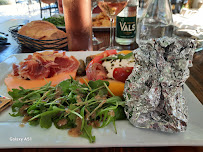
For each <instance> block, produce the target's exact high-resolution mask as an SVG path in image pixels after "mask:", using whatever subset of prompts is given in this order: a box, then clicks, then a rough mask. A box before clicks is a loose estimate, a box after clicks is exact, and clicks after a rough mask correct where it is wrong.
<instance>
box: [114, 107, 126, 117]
mask: <svg viewBox="0 0 203 152" xmlns="http://www.w3.org/2000/svg"><path fill="white" fill-rule="evenodd" d="M114 113H115V120H124V119H126V115H125V112H124V108H123V107H122V106H118V107H117V108H116V109H115V110H114Z"/></svg>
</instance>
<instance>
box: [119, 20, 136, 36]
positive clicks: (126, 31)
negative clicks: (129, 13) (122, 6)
mask: <svg viewBox="0 0 203 152" xmlns="http://www.w3.org/2000/svg"><path fill="white" fill-rule="evenodd" d="M135 35H136V16H134V17H119V16H117V18H116V37H118V38H134V37H135Z"/></svg>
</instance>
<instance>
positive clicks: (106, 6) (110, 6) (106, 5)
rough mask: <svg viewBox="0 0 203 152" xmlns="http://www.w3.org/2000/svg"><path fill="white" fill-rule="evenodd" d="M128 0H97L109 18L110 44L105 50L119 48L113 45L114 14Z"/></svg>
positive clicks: (120, 9) (117, 12) (119, 10)
mask: <svg viewBox="0 0 203 152" xmlns="http://www.w3.org/2000/svg"><path fill="white" fill-rule="evenodd" d="M127 3H128V0H98V6H99V7H100V9H101V10H102V11H103V12H104V13H105V14H106V15H107V16H109V18H110V22H111V26H110V46H109V47H108V48H107V49H106V50H111V49H120V48H119V47H117V46H114V28H113V25H114V20H115V18H116V16H117V15H118V14H119V13H120V12H121V11H122V10H123V9H124V8H125V6H126V5H127Z"/></svg>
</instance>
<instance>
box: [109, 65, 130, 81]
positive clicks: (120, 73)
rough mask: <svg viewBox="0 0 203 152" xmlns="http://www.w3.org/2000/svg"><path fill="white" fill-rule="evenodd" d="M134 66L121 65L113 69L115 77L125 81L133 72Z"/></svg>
mask: <svg viewBox="0 0 203 152" xmlns="http://www.w3.org/2000/svg"><path fill="white" fill-rule="evenodd" d="M132 70H133V67H121V68H115V69H114V71H113V77H114V79H115V80H117V81H121V82H125V80H126V79H127V78H128V76H129V75H130V74H131V72H132Z"/></svg>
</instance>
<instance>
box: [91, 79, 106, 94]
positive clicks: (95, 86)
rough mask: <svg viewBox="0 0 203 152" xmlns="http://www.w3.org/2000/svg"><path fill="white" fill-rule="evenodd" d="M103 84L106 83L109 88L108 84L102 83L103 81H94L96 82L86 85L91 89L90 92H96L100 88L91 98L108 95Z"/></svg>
mask: <svg viewBox="0 0 203 152" xmlns="http://www.w3.org/2000/svg"><path fill="white" fill-rule="evenodd" d="M104 83H106V85H107V86H109V82H108V81H103V80H96V81H89V82H88V84H89V86H90V87H91V88H92V90H94V89H95V90H96V89H98V88H100V89H98V91H94V93H93V95H92V96H96V94H99V95H100V96H103V95H107V94H108V90H107V89H106V87H105V85H104ZM92 96H91V97H92Z"/></svg>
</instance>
